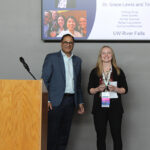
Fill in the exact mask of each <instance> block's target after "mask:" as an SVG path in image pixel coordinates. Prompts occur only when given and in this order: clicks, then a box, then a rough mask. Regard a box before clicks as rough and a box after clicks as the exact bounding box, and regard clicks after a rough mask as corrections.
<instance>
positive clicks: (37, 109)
mask: <svg viewBox="0 0 150 150" xmlns="http://www.w3.org/2000/svg"><path fill="white" fill-rule="evenodd" d="M47 101H48V93H47V91H46V88H44V85H43V81H42V80H0V150H47V110H48V109H47V108H48V106H47Z"/></svg>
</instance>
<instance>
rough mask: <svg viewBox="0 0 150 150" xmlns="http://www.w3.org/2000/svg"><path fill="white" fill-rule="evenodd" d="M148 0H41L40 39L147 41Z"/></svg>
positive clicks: (149, 9)
mask: <svg viewBox="0 0 150 150" xmlns="http://www.w3.org/2000/svg"><path fill="white" fill-rule="evenodd" d="M149 15H150V0H136V1H135V0H42V39H43V40H45V41H47V40H60V39H61V37H62V36H63V35H64V34H68V33H69V34H71V35H73V36H74V37H75V39H76V40H79V41H82V40H83V41H85V40H89V41H95V40H96V41H97V40H104V41H113V40H125V41H126V40H127V41H130V40H131V41H132V40H133V41H135V40H137V41H149V40H150V29H149V27H150V21H149Z"/></svg>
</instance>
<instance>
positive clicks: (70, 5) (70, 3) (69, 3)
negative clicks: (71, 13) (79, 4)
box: [55, 0, 76, 8]
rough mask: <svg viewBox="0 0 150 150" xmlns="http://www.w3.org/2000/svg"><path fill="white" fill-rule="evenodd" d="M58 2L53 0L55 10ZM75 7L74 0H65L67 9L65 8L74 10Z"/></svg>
mask: <svg viewBox="0 0 150 150" xmlns="http://www.w3.org/2000/svg"><path fill="white" fill-rule="evenodd" d="M58 2H59V0H55V8H57V7H58ZM75 7H76V0H67V7H66V8H75Z"/></svg>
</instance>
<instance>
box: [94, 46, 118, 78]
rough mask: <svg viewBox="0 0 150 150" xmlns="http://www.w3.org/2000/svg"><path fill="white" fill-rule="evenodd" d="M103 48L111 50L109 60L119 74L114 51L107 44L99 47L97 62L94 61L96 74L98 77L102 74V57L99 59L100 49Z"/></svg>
mask: <svg viewBox="0 0 150 150" xmlns="http://www.w3.org/2000/svg"><path fill="white" fill-rule="evenodd" d="M104 48H109V49H110V50H111V53H112V60H111V64H112V66H113V67H114V68H115V69H116V71H117V74H118V75H119V74H120V69H119V67H118V66H117V63H116V58H115V54H114V51H113V49H112V48H111V47H109V46H103V47H102V48H101V49H100V52H99V55H98V59H97V63H96V68H97V75H98V76H99V77H100V76H102V72H103V63H102V59H101V54H102V51H103V49H104Z"/></svg>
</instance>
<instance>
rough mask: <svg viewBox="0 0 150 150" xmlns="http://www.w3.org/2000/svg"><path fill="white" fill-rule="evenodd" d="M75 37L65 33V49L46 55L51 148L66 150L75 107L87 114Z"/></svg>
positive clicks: (44, 72) (63, 42)
mask: <svg viewBox="0 0 150 150" xmlns="http://www.w3.org/2000/svg"><path fill="white" fill-rule="evenodd" d="M73 47H74V38H73V37H72V36H71V35H70V34H67V35H64V36H63V37H62V39H61V48H62V49H61V50H60V51H59V52H57V53H52V54H48V55H47V56H46V58H45V61H44V65H43V71H42V78H43V80H44V82H45V84H46V86H47V89H48V100H49V101H48V110H49V111H48V141H47V142H48V150H65V148H66V146H67V142H68V137H69V132H70V127H71V122H72V118H73V112H74V108H75V106H76V107H78V113H79V114H83V113H84V106H83V100H82V93H81V59H80V58H79V57H77V56H75V55H73V53H72V50H73Z"/></svg>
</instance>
